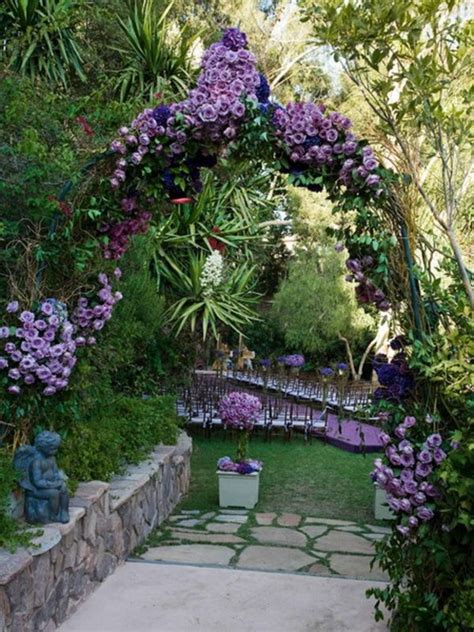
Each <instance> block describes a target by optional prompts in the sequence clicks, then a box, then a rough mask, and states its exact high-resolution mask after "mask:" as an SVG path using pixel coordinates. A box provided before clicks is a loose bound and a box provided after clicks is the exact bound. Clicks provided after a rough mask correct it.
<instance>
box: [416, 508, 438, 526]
mask: <svg viewBox="0 0 474 632" xmlns="http://www.w3.org/2000/svg"><path fill="white" fill-rule="evenodd" d="M416 515H417V516H418V518H419V519H420V520H422V521H423V522H427V521H428V520H431V519H432V518H433V516H434V513H433V511H432V510H431V509H430V508H429V507H418V508H417V509H416Z"/></svg>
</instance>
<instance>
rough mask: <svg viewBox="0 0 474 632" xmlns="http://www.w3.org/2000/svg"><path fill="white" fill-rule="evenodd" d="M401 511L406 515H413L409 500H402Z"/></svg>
mask: <svg viewBox="0 0 474 632" xmlns="http://www.w3.org/2000/svg"><path fill="white" fill-rule="evenodd" d="M400 510H401V511H404V512H405V513H411V503H410V501H409V500H408V498H402V499H401V500H400Z"/></svg>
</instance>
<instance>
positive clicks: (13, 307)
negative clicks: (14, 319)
mask: <svg viewBox="0 0 474 632" xmlns="http://www.w3.org/2000/svg"><path fill="white" fill-rule="evenodd" d="M19 309H20V304H19V303H18V301H11V302H10V303H8V305H7V312H8V313H9V314H14V313H15V312H17V311H18V310H19Z"/></svg>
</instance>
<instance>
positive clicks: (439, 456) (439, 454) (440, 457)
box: [433, 448, 448, 465]
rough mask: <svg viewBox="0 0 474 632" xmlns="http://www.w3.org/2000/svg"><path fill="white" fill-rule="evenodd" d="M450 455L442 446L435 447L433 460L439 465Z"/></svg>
mask: <svg viewBox="0 0 474 632" xmlns="http://www.w3.org/2000/svg"><path fill="white" fill-rule="evenodd" d="M447 456H448V455H447V454H446V452H444V450H442V449H441V448H434V450H433V460H434V462H435V463H436V465H439V464H440V463H441V462H442V461H444V459H445V458H446V457H447Z"/></svg>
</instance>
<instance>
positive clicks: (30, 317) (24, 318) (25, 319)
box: [20, 311, 35, 323]
mask: <svg viewBox="0 0 474 632" xmlns="http://www.w3.org/2000/svg"><path fill="white" fill-rule="evenodd" d="M20 320H21V322H22V323H33V322H34V320H35V315H34V314H33V312H28V311H24V312H21V314H20Z"/></svg>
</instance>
